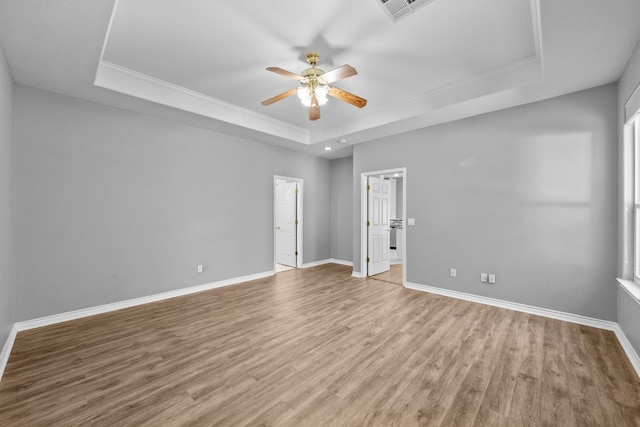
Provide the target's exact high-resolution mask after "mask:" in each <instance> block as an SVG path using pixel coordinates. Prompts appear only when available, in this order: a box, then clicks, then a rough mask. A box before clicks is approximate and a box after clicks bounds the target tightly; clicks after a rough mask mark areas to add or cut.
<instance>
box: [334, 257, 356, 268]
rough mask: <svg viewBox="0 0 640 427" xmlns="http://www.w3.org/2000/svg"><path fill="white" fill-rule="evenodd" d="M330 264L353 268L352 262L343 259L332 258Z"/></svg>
mask: <svg viewBox="0 0 640 427" xmlns="http://www.w3.org/2000/svg"><path fill="white" fill-rule="evenodd" d="M329 262H332V263H334V264H340V265H346V266H348V267H353V262H351V261H345V260H343V259H336V258H331V259H330V260H329Z"/></svg>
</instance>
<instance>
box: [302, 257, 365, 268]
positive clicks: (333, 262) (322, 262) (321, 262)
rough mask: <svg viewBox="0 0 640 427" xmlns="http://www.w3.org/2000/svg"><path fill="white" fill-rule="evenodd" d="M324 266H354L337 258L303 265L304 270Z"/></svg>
mask: <svg viewBox="0 0 640 427" xmlns="http://www.w3.org/2000/svg"><path fill="white" fill-rule="evenodd" d="M324 264H341V265H348V266H352V265H353V263H352V262H351V261H344V260H341V259H335V258H327V259H321V260H320V261H311V262H307V263H304V264H302V268H311V267H317V266H319V265H324Z"/></svg>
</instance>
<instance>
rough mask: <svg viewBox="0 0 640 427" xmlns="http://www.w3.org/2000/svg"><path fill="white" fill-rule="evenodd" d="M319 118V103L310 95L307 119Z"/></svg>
mask: <svg viewBox="0 0 640 427" xmlns="http://www.w3.org/2000/svg"><path fill="white" fill-rule="evenodd" d="M319 118H320V105H319V104H318V98H316V96H315V95H313V96H312V97H311V106H310V107H309V120H318V119H319Z"/></svg>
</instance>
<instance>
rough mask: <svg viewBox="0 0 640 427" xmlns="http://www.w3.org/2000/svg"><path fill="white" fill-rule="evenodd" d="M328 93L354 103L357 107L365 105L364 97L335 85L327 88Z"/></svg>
mask: <svg viewBox="0 0 640 427" xmlns="http://www.w3.org/2000/svg"><path fill="white" fill-rule="evenodd" d="M329 95H330V96H333V97H334V98H338V99H339V100H341V101H344V102H347V103H349V104H351V105H355V106H356V107H358V108H362V107H364V106H365V105H367V100H366V99H364V98H360V97H359V96H357V95H354V94H352V93H349V92H347V91H346V90H342V89H338V88H337V87H335V86H332V87H331V88H330V89H329Z"/></svg>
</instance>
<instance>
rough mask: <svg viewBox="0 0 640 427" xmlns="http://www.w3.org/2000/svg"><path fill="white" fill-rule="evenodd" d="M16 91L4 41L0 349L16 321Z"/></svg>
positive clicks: (0, 69) (0, 74)
mask: <svg viewBox="0 0 640 427" xmlns="http://www.w3.org/2000/svg"><path fill="white" fill-rule="evenodd" d="M13 91H14V89H13V78H12V77H11V72H10V71H9V65H8V64H7V60H6V57H5V55H4V50H3V49H2V45H0V351H1V350H2V347H3V345H4V343H5V341H6V339H7V337H8V336H9V330H10V329H11V326H12V325H13V322H14V305H15V297H14V295H15V284H16V282H15V197H14V188H15V186H14V149H13V147H14V143H13Z"/></svg>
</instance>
